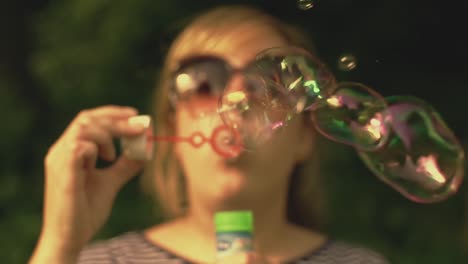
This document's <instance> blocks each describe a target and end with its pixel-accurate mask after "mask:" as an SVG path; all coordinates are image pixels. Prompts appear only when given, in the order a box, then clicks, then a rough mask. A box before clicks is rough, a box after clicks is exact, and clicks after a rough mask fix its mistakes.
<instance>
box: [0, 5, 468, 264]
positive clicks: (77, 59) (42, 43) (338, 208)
mask: <svg viewBox="0 0 468 264" xmlns="http://www.w3.org/2000/svg"><path fill="white" fill-rule="evenodd" d="M255 3H256V4H258V5H260V6H263V7H264V6H267V5H269V3H268V2H267V1H256V2H255ZM386 3H389V2H386ZM214 4H215V3H214V2H213V3H211V2H210V1H204V2H202V3H198V2H197V3H186V2H184V1H182V0H174V1H152V0H140V1H110V0H80V1H78V0H69V1H58V0H55V1H53V0H51V1H49V2H48V4H47V6H46V7H45V8H43V9H41V10H39V11H38V12H36V13H35V14H34V17H33V18H32V19H31V21H30V23H31V25H34V28H33V29H34V30H33V32H34V33H35V34H34V35H33V36H34V37H32V38H31V39H32V40H33V44H32V49H31V50H30V55H29V57H28V58H27V59H28V60H27V61H25V62H24V63H25V64H26V65H27V66H28V67H30V68H27V69H28V70H27V73H28V74H30V78H31V80H30V82H20V81H19V80H21V78H20V77H14V76H13V77H12V76H11V75H9V74H8V70H5V69H3V68H2V69H0V70H1V71H0V118H1V120H2V130H1V131H0V138H1V144H2V145H1V146H2V151H1V152H0V162H1V166H0V227H1V239H0V248H1V250H0V259H1V260H2V263H24V262H26V260H27V259H28V257H29V255H30V254H31V252H32V250H33V247H34V245H35V243H36V239H37V237H38V235H39V232H40V226H41V210H42V195H43V193H42V185H43V173H42V170H43V166H42V160H43V157H44V155H45V154H46V152H47V149H48V147H49V146H50V145H51V144H52V143H53V142H54V140H55V139H56V138H57V137H58V136H59V135H60V133H61V131H63V129H64V128H65V127H66V125H67V123H68V122H69V121H70V120H71V119H72V118H73V116H74V115H75V114H76V113H77V112H78V111H80V110H81V109H83V108H89V107H95V106H98V105H103V104H120V105H131V106H134V107H137V108H138V109H140V111H142V112H146V111H148V110H149V105H150V98H151V92H152V88H153V86H154V83H155V80H156V79H157V72H158V69H159V68H160V65H161V63H162V59H163V57H164V53H165V51H166V49H167V47H168V45H169V42H170V40H171V38H172V37H173V36H174V33H176V32H177V30H178V29H179V28H180V25H182V24H183V22H184V21H185V20H186V18H187V17H190V16H191V15H193V14H194V13H195V12H196V11H199V10H203V9H204V8H206V7H211V6H213V5H214ZM283 5H285V3H283ZM391 6H393V7H394V8H396V6H397V5H396V4H393V5H391ZM181 7H183V8H181ZM281 8H282V7H281V6H280V5H279V6H277V7H276V11H278V9H281ZM288 8H289V10H290V12H289V13H287V12H286V11H285V12H286V14H283V15H284V16H286V17H289V18H291V17H293V19H292V20H295V21H296V22H301V21H302V22H303V21H307V20H306V18H305V16H304V15H302V16H300V17H299V16H298V15H297V14H298V13H297V12H298V11H297V10H293V9H295V7H294V6H293V7H292V8H291V7H288ZM288 8H286V9H288ZM272 9H273V11H274V10H275V8H272ZM291 10H292V11H291ZM369 14H371V15H369V17H370V19H378V17H377V15H376V14H375V13H369ZM325 15H326V14H325ZM325 15H323V16H325ZM294 16H297V17H294ZM362 21H364V22H362ZM365 21H366V20H364V19H363V20H361V24H359V25H360V26H363V23H365ZM388 23H390V24H391V21H390V22H388ZM336 27H337V26H336V25H335V28H336ZM402 27H404V26H402V25H401V24H399V25H395V26H394V27H392V26H388V27H386V28H385V29H386V30H387V31H389V32H391V33H392V34H397V35H398V33H399V32H400V31H399V30H396V29H395V28H397V29H401V28H402ZM330 28H333V27H332V26H330V27H329V28H328V29H330ZM315 29H317V28H315ZM354 30H355V31H358V29H354ZM362 30H363V31H364V32H367V31H369V32H372V30H370V29H369V28H367V31H366V28H363V29H362ZM326 32H327V28H326V27H321V29H317V31H314V32H311V33H313V35H314V36H315V37H318V39H317V40H316V41H317V46H318V47H319V51H321V52H322V53H323V56H324V58H331V57H333V56H335V55H336V53H337V51H333V50H332V48H330V50H327V49H320V48H321V47H329V46H330V47H337V46H339V45H344V44H343V43H342V42H337V41H335V39H333V38H331V39H330V40H328V42H327V40H320V37H323V38H325V37H326V36H327V35H326ZM349 35H351V33H349ZM354 43H356V42H354ZM389 45H391V44H389ZM359 52H361V54H358V55H360V57H359V58H363V57H365V54H364V53H365V51H359ZM359 52H358V53H359ZM361 55H362V56H361ZM342 74H343V73H342ZM344 75H346V74H344ZM345 77H346V76H345ZM419 77H420V76H417V78H419ZM377 78H378V77H376V76H374V77H372V78H371V80H376V79H377ZM419 81H420V80H419V79H417V80H416V79H414V78H413V79H411V80H409V83H418V82H419ZM452 82H454V85H458V86H459V85H461V83H457V82H456V81H453V79H452ZM28 85H30V86H28ZM404 88H407V87H403V88H402V89H404ZM27 91H29V92H33V95H31V94H30V93H27ZM417 96H418V95H417ZM434 100H436V99H434ZM444 111H445V112H447V113H444V114H445V115H447V114H448V115H450V114H452V115H456V113H455V112H448V111H454V110H452V108H449V109H446V110H444ZM457 116H458V115H457ZM451 120H454V122H455V121H459V120H460V119H459V118H458V119H457V118H452V119H451ZM455 125H460V124H457V123H456V124H455ZM463 125H465V124H463ZM455 132H457V130H455ZM463 139H465V138H463ZM466 143H467V142H465V144H464V145H465V146H466V145H467V144H466ZM320 144H321V148H320V149H321V155H322V156H323V157H324V160H327V162H326V163H324V166H323V167H322V170H323V175H325V176H326V178H325V186H324V187H325V188H326V189H327V191H328V200H329V205H330V215H329V225H328V230H329V232H330V234H332V235H333V236H335V237H337V238H339V239H344V240H347V241H353V242H357V243H361V244H363V245H365V246H368V247H370V248H373V249H376V250H378V251H380V252H382V253H383V254H384V255H386V256H387V257H388V258H390V259H391V260H392V262H393V263H403V264H412V263H428V264H431V263H432V264H436V263H467V262H468V261H467V259H468V256H467V255H468V253H467V247H466V245H465V246H464V244H463V235H464V234H465V236H466V235H468V232H467V227H466V226H467V225H468V223H467V221H468V218H467V215H466V213H465V211H466V206H467V201H468V200H467V199H468V191H467V190H466V186H463V187H462V189H461V190H460V193H459V194H458V195H456V196H455V197H452V198H450V199H449V200H447V201H445V202H443V203H439V204H433V205H421V204H415V203H412V202H410V201H408V200H406V199H404V198H403V197H401V196H400V195H399V194H398V193H396V192H395V191H393V190H392V189H390V187H388V186H386V185H384V184H382V182H380V181H379V180H377V178H376V177H374V176H373V175H372V174H371V173H370V172H369V171H368V170H367V169H366V168H365V167H364V165H363V164H362V162H361V161H360V160H359V159H358V157H357V156H356V155H355V154H354V153H353V150H352V149H350V148H347V147H344V146H340V145H337V144H334V143H331V142H327V141H323V142H321V143H320ZM325 176H324V177H325ZM158 221H160V215H159V214H158V212H155V211H153V209H152V203H151V201H150V200H149V199H148V198H147V197H145V196H143V195H142V194H141V193H140V192H139V189H138V183H137V180H133V181H132V182H131V183H130V184H128V185H127V186H126V187H124V189H123V190H122V192H121V193H120V194H119V196H118V198H117V202H116V205H115V208H114V210H113V213H112V215H111V219H110V220H109V222H108V224H107V225H106V226H105V227H104V228H103V230H101V232H100V233H99V234H98V236H97V239H101V238H107V237H111V236H114V235H116V234H119V233H121V232H125V231H128V230H131V229H140V228H145V227H147V226H149V225H152V224H154V223H157V222H158ZM466 242H467V241H465V243H466Z"/></svg>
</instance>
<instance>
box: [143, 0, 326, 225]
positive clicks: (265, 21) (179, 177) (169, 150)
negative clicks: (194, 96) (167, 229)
mask: <svg viewBox="0 0 468 264" xmlns="http://www.w3.org/2000/svg"><path fill="white" fill-rule="evenodd" d="M240 26H251V27H255V28H258V27H261V28H268V29H269V30H272V31H273V32H275V33H277V34H278V35H279V36H280V37H282V38H283V39H284V40H285V42H286V43H288V44H290V45H294V46H298V47H301V48H304V49H307V50H309V51H311V52H313V51H314V50H313V46H312V43H311V41H309V39H307V38H306V37H305V35H306V34H304V32H302V31H300V30H299V29H297V28H296V27H293V26H291V25H288V24H285V23H282V22H280V21H279V20H277V19H276V18H274V17H272V16H270V15H268V14H266V13H264V12H262V11H260V10H258V9H256V8H253V7H249V6H242V5H241V6H239V5H237V6H225V7H218V8H215V9H213V10H210V11H208V12H206V13H204V14H202V15H200V16H198V17H197V18H196V19H195V20H193V21H192V23H191V24H190V25H189V26H188V27H186V28H185V29H184V31H182V33H181V34H180V35H179V36H178V37H177V38H176V40H175V41H174V43H173V44H172V46H171V48H170V49H169V52H168V54H167V57H166V59H165V63H164V68H163V70H162V74H161V76H160V81H159V85H158V87H157V88H158V89H156V91H155V97H154V101H153V102H156V104H155V106H154V109H153V111H154V115H155V116H154V119H155V120H156V121H157V123H155V127H154V130H155V133H157V134H158V135H161V136H170V135H174V131H173V129H174V124H173V122H174V120H173V118H174V115H173V109H172V108H171V104H170V102H169V100H168V96H169V87H170V85H171V83H170V82H171V80H170V77H171V73H172V71H173V70H174V68H175V67H176V66H177V63H178V61H180V60H181V59H183V58H185V57H186V56H191V55H194V54H203V52H205V51H208V50H210V48H212V47H213V46H214V45H216V44H217V43H219V41H221V40H222V39H223V38H225V37H226V35H227V34H228V33H227V32H230V31H231V30H234V29H235V28H236V27H237V28H239V27H240ZM236 48H237V47H236ZM154 154H155V157H154V159H153V160H152V161H151V162H150V163H149V164H148V166H147V168H146V170H145V174H144V175H143V177H142V187H143V189H144V190H145V191H146V192H147V193H150V194H153V195H155V198H157V200H158V201H159V204H160V205H161V207H162V208H160V209H162V210H163V212H164V214H165V216H166V217H169V218H172V217H177V216H181V215H183V214H184V212H185V208H186V205H187V204H186V201H185V199H186V197H185V189H184V186H185V185H184V176H183V174H182V171H181V168H180V166H179V164H178V161H177V160H176V157H175V154H174V151H173V144H172V143H159V142H158V144H156V145H155V151H154ZM316 155H317V153H316V151H313V154H312V157H310V161H307V162H305V163H304V164H302V165H301V166H300V168H299V167H298V168H296V169H295V171H294V172H293V175H292V177H291V182H290V190H289V197H288V216H289V220H290V221H293V222H295V223H297V224H301V225H303V226H306V227H313V228H318V227H319V226H320V224H321V222H322V220H323V209H324V203H323V202H324V199H323V188H322V186H321V184H320V183H319V179H320V178H319V177H318V170H319V168H318V166H317V165H318V162H317V157H316ZM155 190H156V192H155Z"/></svg>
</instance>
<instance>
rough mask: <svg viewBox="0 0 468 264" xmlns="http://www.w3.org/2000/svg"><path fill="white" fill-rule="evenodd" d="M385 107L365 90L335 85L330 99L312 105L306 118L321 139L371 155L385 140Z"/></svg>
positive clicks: (350, 84)
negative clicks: (364, 151) (308, 116)
mask: <svg viewBox="0 0 468 264" xmlns="http://www.w3.org/2000/svg"><path fill="white" fill-rule="evenodd" d="M386 107H387V105H386V102H385V100H384V98H383V97H382V96H381V95H380V94H378V93H377V92H375V91H374V90H372V89H370V88H369V87H367V86H365V85H363V84H360V83H354V82H342V83H338V84H337V86H336V89H335V90H334V93H333V95H331V96H329V97H328V98H325V99H324V100H321V101H320V102H319V103H318V104H316V105H314V107H313V109H311V114H310V115H311V118H312V121H313V124H314V125H315V127H316V128H317V130H318V131H319V132H320V133H321V134H322V135H324V136H325V137H327V138H329V139H331V140H334V141H337V142H340V143H343V144H347V145H351V146H353V147H355V148H357V149H360V150H366V151H371V150H375V149H378V148H380V147H381V146H382V145H383V144H385V142H386V141H387V139H388V134H389V129H388V124H387V123H386V122H385V120H384V115H383V114H382V111H383V110H384V109H385V108H386Z"/></svg>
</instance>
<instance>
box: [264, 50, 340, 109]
mask: <svg viewBox="0 0 468 264" xmlns="http://www.w3.org/2000/svg"><path fill="white" fill-rule="evenodd" d="M256 62H257V68H256V70H257V72H256V74H258V75H260V76H262V78H263V83H264V85H265V86H266V87H265V89H266V90H267V91H268V93H271V94H272V95H273V96H275V95H282V96H286V98H285V103H286V104H287V105H288V106H289V108H290V110H291V113H292V114H297V113H301V112H303V111H306V110H308V109H309V108H311V107H313V105H314V104H316V103H317V102H318V101H320V100H321V99H323V98H326V97H328V96H330V95H331V94H332V93H333V90H334V89H335V78H334V76H333V74H332V73H331V72H330V71H329V70H328V69H327V67H326V66H325V65H324V64H322V63H321V62H320V61H319V60H318V59H316V58H315V57H314V56H312V55H311V54H310V53H309V52H308V51H306V50H304V49H300V48H296V47H291V46H288V47H277V48H271V49H267V50H265V51H263V52H261V53H260V54H258V56H257V59H256Z"/></svg>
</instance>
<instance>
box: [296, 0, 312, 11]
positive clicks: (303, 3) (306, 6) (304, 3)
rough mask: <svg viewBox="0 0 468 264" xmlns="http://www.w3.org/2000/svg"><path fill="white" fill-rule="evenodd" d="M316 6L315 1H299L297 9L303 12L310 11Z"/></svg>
mask: <svg viewBox="0 0 468 264" xmlns="http://www.w3.org/2000/svg"><path fill="white" fill-rule="evenodd" d="M314 6H315V4H314V1H313V0H297V7H299V9H301V10H309V9H311V8H313V7H314Z"/></svg>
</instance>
